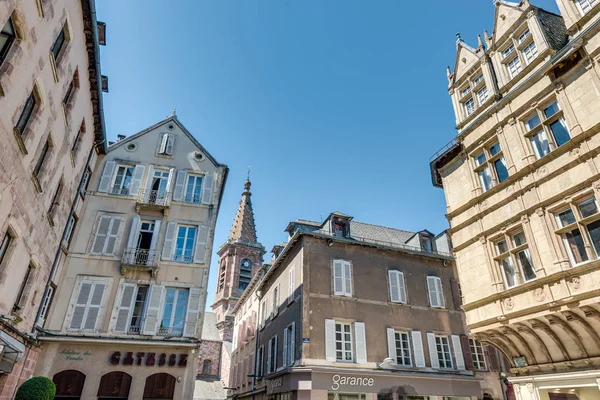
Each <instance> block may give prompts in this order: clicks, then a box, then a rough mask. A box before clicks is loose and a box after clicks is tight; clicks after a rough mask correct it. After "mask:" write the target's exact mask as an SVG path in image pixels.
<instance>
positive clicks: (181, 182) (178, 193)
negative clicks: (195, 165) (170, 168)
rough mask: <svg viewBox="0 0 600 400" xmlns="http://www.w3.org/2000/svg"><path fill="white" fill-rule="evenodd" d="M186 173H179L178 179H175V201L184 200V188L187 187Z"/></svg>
mask: <svg viewBox="0 0 600 400" xmlns="http://www.w3.org/2000/svg"><path fill="white" fill-rule="evenodd" d="M186 175H187V173H186V172H185V171H177V178H176V179H175V189H174V190H173V200H175V201H181V200H182V199H183V188H184V187H185V176H186Z"/></svg>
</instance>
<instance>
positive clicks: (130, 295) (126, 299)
mask: <svg viewBox="0 0 600 400" xmlns="http://www.w3.org/2000/svg"><path fill="white" fill-rule="evenodd" d="M136 288H137V285H136V284H134V283H125V284H123V288H122V290H121V301H120V302H119V308H118V310H117V321H116V322H115V327H114V329H113V332H115V333H127V325H128V324H129V318H130V315H131V311H132V310H133V301H134V299H135V291H136Z"/></svg>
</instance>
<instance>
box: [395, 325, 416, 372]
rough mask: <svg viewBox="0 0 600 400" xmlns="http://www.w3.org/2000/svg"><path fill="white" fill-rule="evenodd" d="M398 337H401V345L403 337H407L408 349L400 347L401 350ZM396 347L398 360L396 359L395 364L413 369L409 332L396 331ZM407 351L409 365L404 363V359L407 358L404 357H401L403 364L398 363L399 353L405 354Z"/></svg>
mask: <svg viewBox="0 0 600 400" xmlns="http://www.w3.org/2000/svg"><path fill="white" fill-rule="evenodd" d="M397 335H400V343H402V342H403V340H402V335H406V345H407V347H406V349H405V348H404V347H400V348H399V347H398V338H397ZM394 346H395V349H396V358H395V359H394V361H395V364H396V365H400V366H403V367H412V365H413V362H412V349H411V340H410V333H409V332H407V331H396V330H394ZM405 350H406V351H408V359H409V361H410V362H409V363H408V364H406V363H404V358H405V357H404V356H402V357H401V358H402V362H401V363H399V362H398V351H401V352H403V351H405Z"/></svg>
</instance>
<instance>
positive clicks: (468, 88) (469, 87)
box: [460, 86, 471, 96]
mask: <svg viewBox="0 0 600 400" xmlns="http://www.w3.org/2000/svg"><path fill="white" fill-rule="evenodd" d="M469 93H471V86H467V87H466V88H464V89H463V90H461V91H460V95H461V96H466V95H468V94H469Z"/></svg>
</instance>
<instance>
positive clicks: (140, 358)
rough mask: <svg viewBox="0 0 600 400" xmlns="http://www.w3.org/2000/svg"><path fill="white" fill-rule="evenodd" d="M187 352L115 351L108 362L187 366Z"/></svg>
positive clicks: (113, 363) (148, 365)
mask: <svg viewBox="0 0 600 400" xmlns="http://www.w3.org/2000/svg"><path fill="white" fill-rule="evenodd" d="M187 358H188V355H187V354H183V353H180V354H166V353H159V354H157V353H145V352H143V351H138V352H136V353H135V354H134V352H133V351H128V352H124V353H121V352H120V351H115V352H113V353H112V355H111V356H110V363H111V364H112V365H119V364H121V365H145V366H147V367H152V366H154V365H158V366H159V367H162V366H165V365H166V366H168V367H186V366H187Z"/></svg>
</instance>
